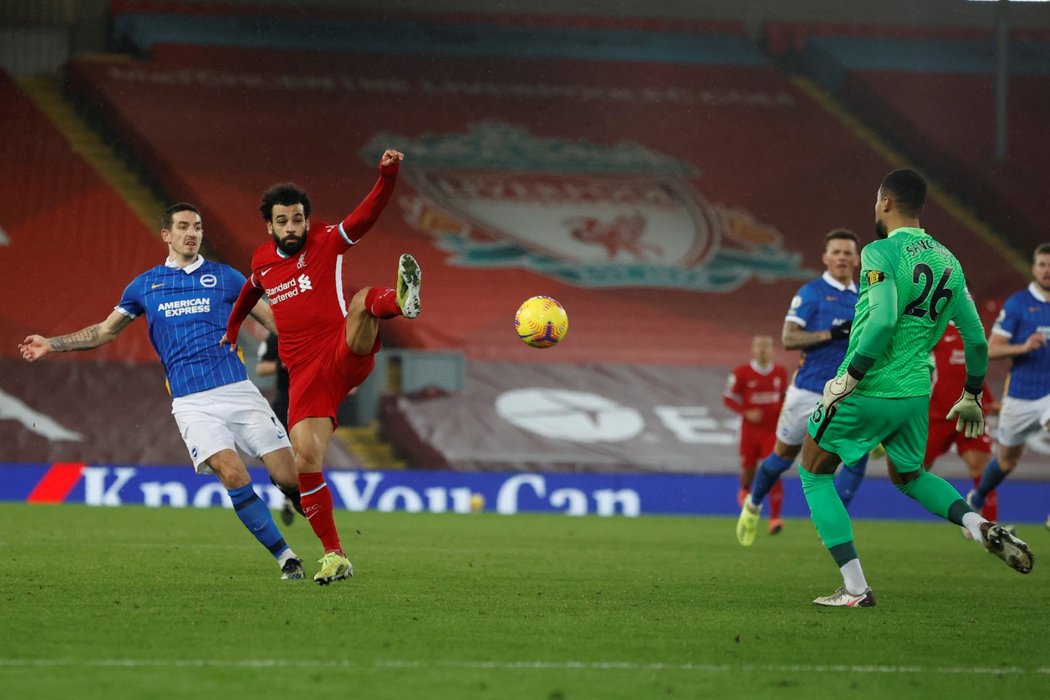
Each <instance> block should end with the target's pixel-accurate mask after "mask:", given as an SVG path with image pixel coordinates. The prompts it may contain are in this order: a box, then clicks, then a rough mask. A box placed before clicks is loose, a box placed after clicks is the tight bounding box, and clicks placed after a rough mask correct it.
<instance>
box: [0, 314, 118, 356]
mask: <svg viewBox="0 0 1050 700" xmlns="http://www.w3.org/2000/svg"><path fill="white" fill-rule="evenodd" d="M134 320H135V319H133V318H131V317H130V316H126V315H124V314H122V313H120V312H119V311H114V312H113V313H111V314H110V315H109V316H107V317H106V320H104V321H102V322H101V323H95V324H93V325H90V326H88V327H87V328H81V329H80V330H79V331H77V332H76V333H69V334H67V335H60V336H56V337H54V338H45V337H44V336H41V335H30V336H26V339H25V340H24V341H22V342H21V343H20V344H19V346H18V351H19V352H20V353H21V354H22V359H24V360H25V361H26V362H35V361H36V360H39V359H41V358H42V357H45V356H47V355H49V354H50V353H52V352H73V351H76V350H91V349H93V348H97V347H100V346H102V345H105V344H106V343H111V342H113V341H114V340H116V338H117V336H118V335H120V333H121V331H123V330H124V329H125V328H127V327H128V324H130V323H131V322H132V321H134Z"/></svg>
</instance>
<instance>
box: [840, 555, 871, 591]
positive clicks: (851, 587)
mask: <svg viewBox="0 0 1050 700" xmlns="http://www.w3.org/2000/svg"><path fill="white" fill-rule="evenodd" d="M839 571H841V572H842V582H843V583H845V584H846V590H847V591H849V592H850V593H852V594H853V595H860V594H861V593H863V592H864V591H866V590H867V588H868V582H867V581H865V580H864V571H863V570H861V568H860V559H850V560H849V561H848V562H846V563H845V564H843V565H842V566H840V567H839Z"/></svg>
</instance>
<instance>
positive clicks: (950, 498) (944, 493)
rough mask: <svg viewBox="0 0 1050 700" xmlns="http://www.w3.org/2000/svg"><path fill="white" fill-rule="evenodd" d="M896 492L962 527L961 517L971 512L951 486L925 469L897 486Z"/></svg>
mask: <svg viewBox="0 0 1050 700" xmlns="http://www.w3.org/2000/svg"><path fill="white" fill-rule="evenodd" d="M897 490H898V491H900V492H901V493H903V494H904V495H905V496H907V497H908V498H913V499H915V500H916V501H918V502H919V503H921V504H922V507H923V508H925V509H926V510H928V511H930V512H931V513H933V514H934V515H936V516H938V517H940V518H944V519H945V520H950V521H951V522H953V523H955V524H956V525H962V516H963V515H964V514H966V513H968V512H970V511H971V510H972V508H970V507H969V506H968V505H966V500H965V499H964V498H963V497H962V496H961V495H959V492H958V491H956V490H955V487H953V486H952V485H951V484H949V483H948V482H947V481H945V480H944V479H942V478H941V477H939V476H937V475H936V474H931V473H929V472H928V471H926V470H925V469H920V470H919V475H918V476H917V477H915V478H914V479H912V480H911V481H909V482H908V483H906V484H897Z"/></svg>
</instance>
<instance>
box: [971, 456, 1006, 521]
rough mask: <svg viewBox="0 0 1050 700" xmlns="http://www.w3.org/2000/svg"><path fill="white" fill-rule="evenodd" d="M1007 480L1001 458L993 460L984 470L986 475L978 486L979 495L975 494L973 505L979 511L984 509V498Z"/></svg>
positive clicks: (982, 475) (982, 476)
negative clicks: (1000, 462)
mask: <svg viewBox="0 0 1050 700" xmlns="http://www.w3.org/2000/svg"><path fill="white" fill-rule="evenodd" d="M1005 478H1006V474H1005V473H1004V472H1003V470H1002V468H1000V467H999V458H998V457H995V458H993V459H992V461H991V462H989V463H988V466H987V467H985V468H984V474H981V481H980V483H978V484H977V493H976V494H974V498H973V503H972V504H971V505H972V506H973V507H974V508H976V509H977V510H980V509H981V508H982V507H984V497H985V496H987V495H988V494H990V493H991V492H992V491H994V490H995V489H996V487H997V486H999V484H1001V483H1003V479H1005Z"/></svg>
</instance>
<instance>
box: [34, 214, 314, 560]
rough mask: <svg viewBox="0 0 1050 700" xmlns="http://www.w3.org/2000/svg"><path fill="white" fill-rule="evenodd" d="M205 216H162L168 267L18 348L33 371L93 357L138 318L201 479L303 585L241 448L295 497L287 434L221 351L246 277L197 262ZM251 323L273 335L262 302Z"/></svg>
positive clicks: (234, 360) (236, 360) (237, 362)
mask: <svg viewBox="0 0 1050 700" xmlns="http://www.w3.org/2000/svg"><path fill="white" fill-rule="evenodd" d="M203 236H204V228H203V226H202V224H201V217H200V212H199V211H198V210H197V208H196V207H194V206H193V205H191V204H186V203H180V204H174V205H172V206H170V207H168V208H167V209H166V210H165V212H164V218H163V222H162V228H161V238H162V239H163V240H164V242H165V243H167V245H168V259H167V261H166V262H165V263H164V264H163V265H158V266H156V267H154V268H152V269H150V270H147V271H146V272H144V273H142V274H141V275H139V276H138V277H136V278H135V279H134V280H132V281H131V284H129V285H128V287H127V289H125V290H124V294H123V296H122V297H121V299H120V303H119V304H118V305H117V306H116V308H114V310H113V312H112V313H110V315H109V316H108V317H107V318H106V319H105V320H104V321H102V322H101V323H96V324H94V325H92V326H88V327H87V328H84V329H82V330H79V331H77V332H76V333H71V334H69V335H62V336H57V337H52V338H45V337H43V336H39V335H30V336H29V337H27V338H26V339H25V341H23V343H22V344H20V345H19V346H18V349H19V351H20V352H21V353H22V357H23V358H24V359H25V360H26V361H27V362H33V361H35V360H38V359H40V358H42V357H45V356H46V355H48V354H49V353H52V352H69V351H73V350H90V349H92V348H97V347H99V346H102V345H105V344H106V343H110V342H112V341H113V340H115V339H116V337H117V336H118V335H120V333H121V332H122V331H123V330H124V329H125V328H127V326H128V325H129V324H130V323H131V322H132V321H134V320H135V319H136V318H138V317H139V316H145V317H146V321H147V323H149V337H150V342H151V343H152V344H153V348H154V349H155V350H156V351H157V355H159V356H160V359H161V362H162V363H163V365H164V372H165V375H166V376H167V379H168V381H167V384H168V390H169V392H170V394H171V396H172V410H171V412H172V414H173V415H174V416H175V421H176V423H178V426H179V430H180V431H181V433H182V439H183V441H184V442H185V443H186V449H187V450H189V453H190V458H191V460H192V461H193V466H194V468H195V470H196V471H197V473H198V474H207V473H214V474H215V475H216V476H218V477H219V480H220V481H221V482H222V484H223V485H224V486H225V487H226V490H227V493H228V494H229V495H230V499H231V500H232V501H233V507H234V511H235V512H236V514H237V517H238V518H239V519H240V520H241V522H242V523H243V524H244V526H245V527H246V528H248V531H249V532H251V533H252V535H253V536H255V538H256V539H257V540H258V541H259V542H260V544H262V545H263V546H264V547H265V548H266V549H267V550H268V551H269V552H270V554H272V555H273V557H274V558H275V559H276V560H277V563H278V564H279V565H280V567H281V578H285V579H301V578H303V565H302V562H301V561H300V559H299V558H298V557H297V556H296V555H295V552H293V551H292V549H291V547H289V546H288V544H287V543H286V542H285V540H284V536H283V535H282V534H281V532H280V530H278V528H277V525H276V524H275V523H274V521H273V516H272V515H271V513H270V509H269V507H267V505H266V503H265V501H263V500H262V499H260V498H259V497H258V495H256V493H255V491H254V489H253V488H252V483H251V477H250V476H249V475H248V470H247V468H246V467H245V466H244V462H243V461H242V460H241V458H240V456H239V455H238V453H237V447H240V448H241V449H242V450H244V451H245V452H247V453H249V454H252V455H255V456H257V457H259V458H260V459H261V460H262V461H263V463H264V464H265V465H266V468H267V470H268V471H269V472H270V476H271V478H272V479H273V481H274V483H275V484H276V485H277V486H278V488H280V489H281V491H283V492H284V493H285V495H286V496H288V497H290V498H292V499H296V498H297V497H298V481H297V478H296V474H295V460H294V458H293V456H292V449H291V443H290V442H289V441H288V435H287V431H286V430H285V429H284V426H283V425H282V424H281V422H280V421H278V420H277V417H276V416H275V415H274V413H273V411H272V410H271V409H270V406H269V404H268V403H267V402H266V399H265V398H263V396H262V394H260V393H259V390H258V389H257V388H255V385H254V384H252V383H251V382H250V381H248V375H247V372H246V370H245V367H244V362H243V360H242V359H241V358H240V357H239V356H238V355H237V354H234V353H231V352H229V351H227V350H225V349H224V348H222V347H220V346H219V339H220V338H221V337H222V335H223V333H225V332H226V319H227V318H228V317H229V315H230V310H231V309H232V308H233V302H234V301H236V299H237V295H238V293H240V291H241V286H242V285H243V284H244V275H242V274H241V273H239V272H237V271H236V270H234V269H233V268H231V267H229V266H227V265H222V264H219V263H215V262H212V261H210V260H205V259H204V258H203V257H202V256H201V255H200V247H201V241H202V239H203ZM252 315H253V316H254V317H255V318H256V319H257V320H258V321H259V322H260V323H262V324H263V325H264V326H266V327H267V328H268V329H270V330H271V331H273V330H274V325H273V315H272V314H271V313H270V309H269V307H268V306H267V305H266V304H265V303H264V302H260V303H259V304H258V305H256V307H255V308H254V309H253V310H252Z"/></svg>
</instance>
